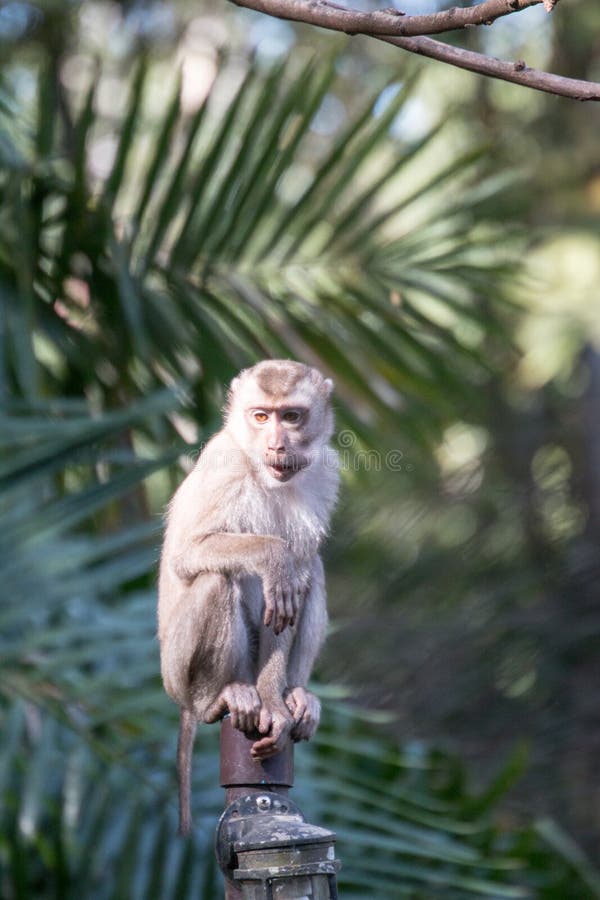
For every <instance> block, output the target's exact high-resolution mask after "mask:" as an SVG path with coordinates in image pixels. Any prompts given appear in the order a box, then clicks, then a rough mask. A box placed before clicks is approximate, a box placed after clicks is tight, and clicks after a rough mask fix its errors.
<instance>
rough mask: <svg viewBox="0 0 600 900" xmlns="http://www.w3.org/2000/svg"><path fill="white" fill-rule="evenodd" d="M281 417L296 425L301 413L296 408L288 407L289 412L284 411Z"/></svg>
mask: <svg viewBox="0 0 600 900" xmlns="http://www.w3.org/2000/svg"><path fill="white" fill-rule="evenodd" d="M281 418H282V419H283V421H284V422H289V423H290V424H292V425H294V424H296V422H299V421H300V413H299V412H298V410H296V409H288V410H287V412H284V414H283V415H282V417H281Z"/></svg>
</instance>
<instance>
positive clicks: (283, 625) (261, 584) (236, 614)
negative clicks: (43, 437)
mask: <svg viewBox="0 0 600 900" xmlns="http://www.w3.org/2000/svg"><path fill="white" fill-rule="evenodd" d="M332 388H333V383H332V382H331V381H330V380H329V379H327V378H324V377H323V376H322V375H321V373H320V372H318V371H317V370H316V369H313V368H310V367H309V366H305V365H303V364H301V363H297V362H292V361H290V360H265V361H263V362H260V363H258V364H257V365H255V366H253V367H252V368H250V369H244V370H243V371H242V372H241V373H240V374H239V375H238V377H237V378H234V380H233V381H232V383H231V386H230V389H229V395H228V400H227V405H226V408H225V422H224V427H223V428H222V430H221V431H219V432H218V434H216V435H215V436H214V437H213V438H212V440H210V441H209V443H208V444H207V445H206V447H205V448H204V450H203V452H202V453H201V455H200V457H199V459H198V461H197V463H196V465H195V467H194V469H193V470H192V471H191V472H190V474H189V475H188V476H187V478H186V479H185V480H184V481H183V483H182V484H181V485H180V487H179V489H178V490H177V492H176V493H175V495H174V497H173V499H172V500H171V503H170V505H169V509H168V514H167V525H166V531H165V537H164V544H163V550H162V554H161V562H160V575H159V601H158V637H159V641H160V653H161V672H162V678H163V683H164V686H165V690H166V691H167V693H168V694H169V696H170V697H171V698H172V699H173V700H174V701H175V702H176V703H178V704H179V706H180V707H181V720H180V729H179V744H178V751H177V766H178V774H179V800H180V820H179V829H180V832H181V833H182V834H187V833H189V831H190V827H191V818H190V782H191V755H192V748H193V741H194V735H195V730H196V724H197V722H216V721H217V720H219V719H221V718H222V717H223V716H224V715H227V714H228V715H229V716H230V717H231V724H232V725H233V727H234V728H238V729H239V730H240V731H243V732H245V733H246V734H249V735H250V736H252V735H255V736H256V740H255V741H254V743H253V745H252V748H251V753H252V755H253V756H254V757H255V758H256V759H258V760H262V759H266V758H268V757H269V756H272V755H274V754H276V753H279V752H280V751H281V750H282V748H283V747H284V746H285V743H286V741H287V740H288V739H290V738H291V739H292V740H294V741H301V740H309V738H311V737H312V736H313V734H314V732H315V730H316V728H317V725H318V724H319V716H320V704H319V701H318V700H317V698H316V697H315V696H314V694H312V693H310V692H309V691H308V690H307V689H306V684H307V681H308V678H309V676H310V672H311V670H312V667H313V664H314V661H315V659H316V656H317V654H318V652H319V649H320V648H321V645H322V643H323V640H324V637H325V630H326V626H327V609H326V604H325V584H324V577H323V565H322V563H321V559H320V557H319V547H320V545H321V542H322V541H323V538H324V537H325V535H326V533H327V529H328V526H329V519H330V515H331V511H332V509H333V506H334V503H335V499H336V494H337V487H338V470H337V457H336V454H335V451H334V450H333V449H332V448H331V447H329V446H328V442H329V440H330V438H331V435H332V433H333V414H332V411H331V405H330V399H329V398H330V395H331V391H332Z"/></svg>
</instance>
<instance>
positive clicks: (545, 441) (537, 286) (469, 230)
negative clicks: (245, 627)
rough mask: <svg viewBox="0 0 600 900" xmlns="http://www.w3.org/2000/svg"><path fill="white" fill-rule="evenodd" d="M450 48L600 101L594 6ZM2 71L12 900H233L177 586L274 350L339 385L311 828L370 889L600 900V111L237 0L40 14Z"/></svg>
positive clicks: (1, 790) (2, 773)
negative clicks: (216, 445)
mask: <svg viewBox="0 0 600 900" xmlns="http://www.w3.org/2000/svg"><path fill="white" fill-rule="evenodd" d="M354 5H355V6H357V7H358V6H359V4H354ZM368 6H369V4H368V3H363V4H362V5H361V8H368ZM398 6H399V8H403V9H404V8H405V7H406V11H407V12H424V11H431V10H433V9H434V8H436V4H435V2H433V0H430V2H428V3H426V2H420V0H410V3H408V4H398ZM443 6H444V4H443V3H437V7H443ZM409 7H410V8H409ZM450 39H451V40H456V41H457V42H459V43H460V44H461V45H462V46H470V47H472V48H475V49H479V50H482V51H483V52H486V53H489V54H491V55H496V56H502V57H505V58H509V59H525V60H526V62H527V64H528V65H530V66H536V67H539V68H545V69H548V70H550V71H553V72H556V73H559V74H562V75H570V76H573V77H578V78H587V79H591V80H598V79H600V8H599V7H598V4H597V3H595V2H594V0H573V2H572V3H570V4H568V5H567V6H565V5H564V4H561V5H559V6H558V7H557V9H556V10H555V12H554V13H553V14H552V15H551V16H549V15H547V14H546V13H545V11H544V9H543V7H542V6H539V7H534V8H531V9H529V10H526V11H524V12H523V13H520V14H519V15H518V16H517V15H513V16H508V17H506V18H505V19H503V20H500V21H498V22H496V23H495V24H494V26H493V27H491V28H487V29H485V30H482V29H470V30H469V31H468V33H465V34H461V35H458V36H454V37H451V38H450ZM0 47H1V50H2V69H1V78H0V236H1V239H0V298H1V304H0V488H1V490H2V494H1V496H0V521H1V523H2V528H0V583H1V584H2V586H3V588H2V603H1V605H0V721H1V723H2V729H1V731H0V896H1V897H2V900H5V898H6V900H13V898H31V897H35V898H46V897H48V898H50V897H53V898H59V900H63V898H71V897H72V898H77V900H82V898H94V900H96V898H115V900H124V898H137V897H139V898H152V897H155V898H158V900H164V898H170V897H172V898H176V900H183V898H188V897H189V898H191V897H195V898H198V897H205V898H214V897H216V896H219V895H220V893H219V892H220V891H221V890H222V888H221V887H220V880H219V879H220V875H219V874H218V873H217V872H215V865H214V862H213V858H212V849H211V842H212V833H213V829H214V825H215V821H216V816H217V814H218V811H219V809H220V808H221V807H222V802H223V799H222V792H221V789H220V788H219V787H218V749H217V745H216V729H208V728H207V729H201V730H200V734H199V737H198V741H197V750H196V757H195V772H194V780H195V791H194V798H195V819H196V824H197V828H196V833H195V835H194V837H193V839H192V840H191V841H190V842H187V843H186V842H182V841H180V840H178V839H177V838H176V837H175V834H174V832H175V827H176V826H175V818H176V808H175V803H174V799H173V798H174V786H175V779H174V754H175V738H176V727H177V726H176V719H177V710H176V709H175V708H174V707H173V705H172V704H171V703H170V701H169V700H168V699H167V698H166V696H165V695H164V694H163V691H162V687H161V684H160V678H159V674H158V652H157V644H156V640H155V630H156V620H155V602H156V596H155V595H156V566H157V560H158V553H159V547H160V534H161V515H162V511H163V509H164V506H165V504H166V502H167V501H168V499H169V497H170V495H171V493H172V492H173V490H174V489H175V487H176V485H177V484H178V483H179V481H180V480H181V478H182V477H183V474H184V473H185V472H186V471H187V470H189V468H190V466H191V465H193V460H194V457H195V455H196V454H197V451H198V448H199V447H200V446H201V444H202V442H203V441H205V440H206V439H207V438H208V437H209V436H210V435H211V434H212V433H213V432H214V431H215V430H216V429H217V428H218V427H219V423H220V409H221V405H222V403H223V399H224V391H225V388H226V385H227V383H228V381H229V380H230V379H231V377H232V376H233V375H234V374H235V373H236V372H237V371H238V370H239V369H240V368H241V367H243V366H245V365H249V364H252V363H253V362H255V361H256V360H258V359H261V358H264V357H268V356H271V357H293V358H296V359H300V360H302V361H305V362H307V363H311V364H315V365H317V366H319V367H320V368H321V369H322V370H323V371H325V372H326V373H327V374H329V375H331V376H332V377H333V378H334V379H335V382H336V415H337V425H338V433H337V435H336V438H335V442H336V446H337V449H338V451H339V452H340V455H341V460H342V470H343V490H342V495H341V501H340V505H339V508H338V512H337V514H336V518H335V522H334V525H333V529H332V536H331V539H330V541H329V543H328V545H327V548H326V551H325V558H326V559H325V561H326V569H327V572H328V584H329V603H330V612H331V619H332V625H331V634H330V637H329V640H328V644H327V646H326V649H325V651H324V653H323V655H322V658H321V660H320V663H319V665H318V671H317V672H316V684H315V690H317V692H318V693H319V694H320V695H321V697H322V699H323V703H324V722H323V725H322V728H321V730H320V732H319V734H318V735H317V737H316V739H315V741H314V742H312V743H311V744H310V745H308V746H305V745H303V746H301V747H299V748H298V750H297V753H296V757H297V769H298V778H297V787H296V790H295V795H294V796H295V799H296V801H297V802H298V803H299V805H300V806H301V807H303V808H304V810H305V812H306V813H307V815H308V816H309V818H310V819H311V820H312V821H314V822H318V823H319V824H323V825H328V826H330V827H332V828H334V830H336V832H337V833H338V835H339V847H338V851H339V855H340V857H341V859H342V861H343V863H344V868H343V870H342V873H341V876H340V882H341V891H342V896H347V897H363V898H371V897H381V898H396V897H399V898H407V897H408V898H414V900H429V898H445V900H453V898H456V900H464V898H468V897H471V896H473V897H475V896H487V897H493V898H519V897H540V898H556V900H578V898H583V900H585V898H595V897H600V874H599V873H598V869H597V868H596V865H597V862H598V858H599V856H600V854H599V848H600V780H599V777H598V776H599V766H598V755H599V753H600V708H599V706H598V701H597V690H598V688H597V686H598V682H599V676H600V597H599V588H598V584H599V583H600V578H599V576H600V556H599V553H598V544H599V540H600V306H599V301H598V285H599V284H600V234H599V233H598V212H599V210H600V169H599V167H598V158H597V131H598V111H597V109H596V107H595V106H592V105H589V106H587V105H583V104H580V103H576V102H575V101H568V100H565V99H559V98H555V97H551V96H547V95H543V94H539V93H535V92H532V91H528V90H526V89H524V88H519V87H516V86H512V85H507V84H503V83H500V82H493V81H490V80H486V79H483V78H479V77H477V76H474V75H470V74H469V73H465V72H461V71H459V70H454V69H451V68H449V67H447V66H444V65H442V64H441V63H436V62H420V61H417V60H415V59H411V58H410V57H408V56H407V55H406V54H403V53H402V52H400V51H399V50H396V49H394V48H391V47H388V46H384V45H381V44H378V43H376V42H374V41H369V40H368V39H366V38H353V39H349V38H345V37H343V36H340V35H335V34H332V33H326V32H321V31H318V30H316V29H312V28H309V27H305V26H298V27H293V26H291V25H290V24H288V23H284V22H281V21H276V20H273V19H269V18H267V17H264V16H260V15H258V14H255V13H251V12H248V11H241V10H238V9H237V8H235V7H234V6H233V5H231V4H228V3H226V2H221V3H215V2H212V3H207V2H202V0H194V2H187V0H179V2H177V0H170V2H166V0H165V2H159V0H155V2H150V0H146V2H141V0H140V2H121V3H117V2H101V0H97V2H91V0H69V2H67V0H44V2H41V0H40V2H3V3H1V4H0Z"/></svg>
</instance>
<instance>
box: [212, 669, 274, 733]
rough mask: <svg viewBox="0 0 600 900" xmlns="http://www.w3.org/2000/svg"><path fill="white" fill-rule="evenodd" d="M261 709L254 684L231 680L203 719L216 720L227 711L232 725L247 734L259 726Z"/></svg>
mask: <svg viewBox="0 0 600 900" xmlns="http://www.w3.org/2000/svg"><path fill="white" fill-rule="evenodd" d="M261 709H262V703H261V702H260V697H259V696H258V691H257V690H256V688H255V687H254V685H253V684H245V683H244V682H242V681H233V682H232V683H231V684H226V685H225V687H224V688H223V690H222V691H221V693H220V694H219V696H218V697H217V699H216V701H215V702H214V703H213V705H212V706H210V707H209V708H208V710H207V711H206V713H205V715H204V717H203V719H204V721H205V722H207V723H211V722H217V721H218V720H219V719H222V718H223V716H224V715H225V714H226V713H229V715H230V717H231V724H232V725H233V727H234V728H237V729H238V731H244V732H246V734H249V733H251V732H253V731H256V730H257V729H258V727H259V724H260V717H261Z"/></svg>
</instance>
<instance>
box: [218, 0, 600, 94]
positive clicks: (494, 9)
mask: <svg viewBox="0 0 600 900" xmlns="http://www.w3.org/2000/svg"><path fill="white" fill-rule="evenodd" d="M231 2H232V3H235V5H236V6H242V7H245V8H247V9H253V10H256V11H257V12H262V13H265V14H266V15H269V16H273V17H275V18H278V19H288V20H291V21H294V22H304V23H306V24H308V25H317V26H320V27H321V28H327V29H329V30H330V31H340V32H343V33H345V34H351V35H355V34H364V35H367V36H368V37H372V38H374V39H375V40H379V41H385V42H386V43H388V44H393V45H394V46H396V47H400V48H401V49H402V50H407V51H408V52H409V53H416V54H417V55H419V56H426V57H429V58H430V59H437V60H440V61H441V62H445V63H447V64H449V65H451V66H457V67H458V68H461V69H467V70H469V71H471V72H477V73H479V74H480V75H486V76H488V77H490V78H499V79H501V80H502V81H510V82H512V83H513V84H520V85H523V86H524V87H530V88H533V89H534V90H537V91H545V92H546V93H549V94H556V95H559V96H562V97H570V98H571V99H575V100H600V84H598V83H596V82H593V81H582V80H580V79H576V78H564V77H563V76H561V75H553V74H551V73H549V72H541V71H539V70H538V69H530V68H529V67H528V66H527V65H526V64H525V63H524V62H523V61H518V62H514V63H513V62H507V61H505V60H500V59H495V58H493V57H490V56H485V55H484V54H482V53H475V52H474V51H472V50H463V49H462V48H460V47H453V46H451V45H450V44H445V43H443V42H441V41H437V40H433V39H432V38H429V37H424V36H423V35H425V34H438V33H440V32H442V31H450V30H455V29H461V28H467V27H470V26H474V25H483V24H486V25H487V24H491V22H493V21H494V20H495V19H498V18H500V17H501V16H506V15H511V14H512V13H513V12H518V11H519V10H522V9H525V8H526V7H529V6H536V5H539V4H540V3H542V2H543V3H544V6H545V8H546V9H547V10H549V9H551V6H552V5H555V4H556V3H557V2H558V0H554V3H553V4H551V2H550V0H483V2H482V3H479V4H478V5H477V6H473V7H464V8H455V7H453V8H452V9H447V10H443V11H442V12H438V13H431V14H430V15H420V16H406V15H403V14H402V13H398V12H397V11H395V10H392V11H390V10H378V11H375V12H372V13H366V12H360V11H359V10H353V9H348V8H347V7H345V6H340V5H338V4H335V3H332V2H328V0H231Z"/></svg>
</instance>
